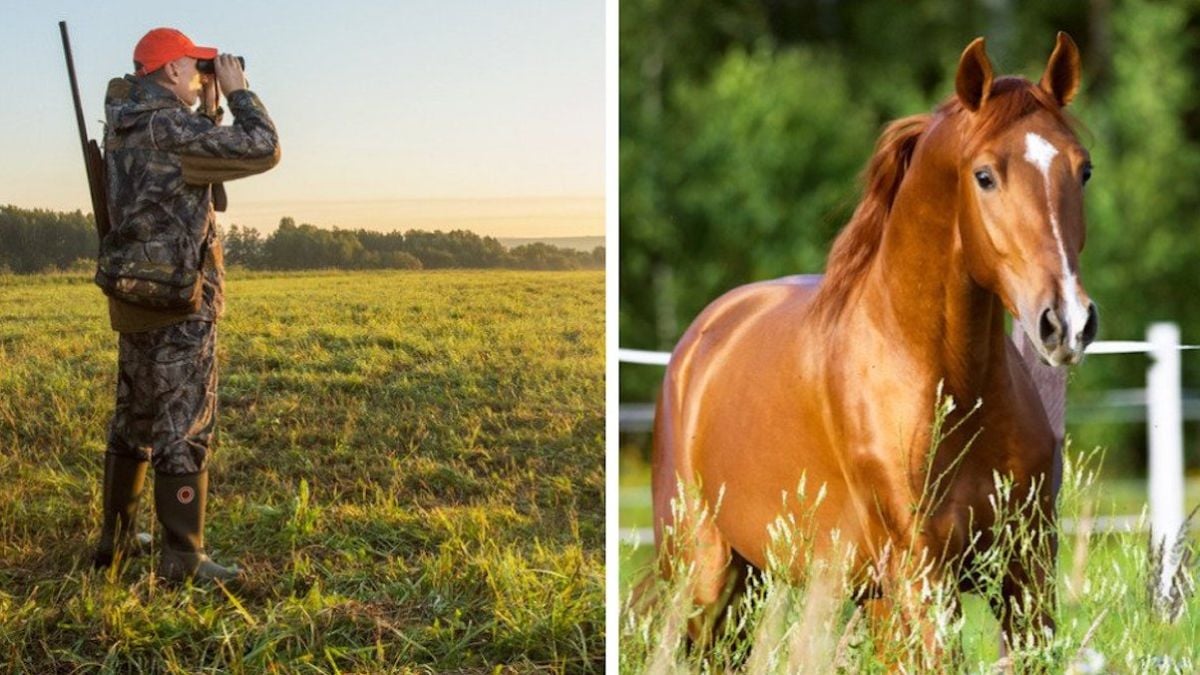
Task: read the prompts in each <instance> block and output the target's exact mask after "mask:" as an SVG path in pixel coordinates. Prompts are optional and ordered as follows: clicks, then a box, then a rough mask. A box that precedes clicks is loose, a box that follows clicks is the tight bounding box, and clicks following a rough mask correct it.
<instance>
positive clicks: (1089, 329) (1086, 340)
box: [1082, 302, 1100, 345]
mask: <svg viewBox="0 0 1200 675" xmlns="http://www.w3.org/2000/svg"><path fill="white" fill-rule="evenodd" d="M1099 330H1100V315H1099V313H1098V312H1097V311H1096V303H1094V302H1093V303H1092V304H1090V305H1088V318H1087V323H1085V324H1083V336H1082V337H1083V344H1084V345H1090V344H1091V343H1092V341H1093V340H1095V339H1096V333H1097V332H1099Z"/></svg>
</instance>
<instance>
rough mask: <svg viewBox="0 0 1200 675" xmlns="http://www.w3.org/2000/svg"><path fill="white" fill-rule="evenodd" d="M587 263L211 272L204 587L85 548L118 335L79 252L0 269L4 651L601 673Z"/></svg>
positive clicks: (597, 348)
mask: <svg viewBox="0 0 1200 675" xmlns="http://www.w3.org/2000/svg"><path fill="white" fill-rule="evenodd" d="M603 285H604V284H603V276H602V275H601V274H599V273H594V272H586V273H523V272H500V271H497V272H484V273H479V272H374V273H330V274H270V275H257V274H256V275H248V276H246V277H241V276H236V277H235V278H233V279H231V280H230V282H229V308H228V313H227V318H226V320H224V321H222V323H221V324H220V327H219V333H220V338H219V339H220V346H219V353H218V357H219V362H220V377H221V385H220V412H219V423H218V429H219V431H218V439H217V444H216V451H215V453H214V460H213V463H212V465H211V469H210V472H211V485H212V495H211V498H210V503H209V526H208V528H207V539H208V545H209V548H210V552H211V553H213V555H214V557H215V558H216V559H217V560H219V561H223V562H224V561H237V562H239V563H241V564H242V565H243V566H244V567H246V568H247V569H248V577H247V578H246V580H245V581H244V582H243V583H241V584H239V585H238V586H236V587H229V588H221V587H218V586H207V585H203V586H202V585H196V586H192V585H186V584H185V585H182V586H171V585H167V584H164V583H163V582H160V581H158V580H157V579H156V578H155V576H154V574H153V572H154V566H155V558H154V557H153V556H151V557H148V558H136V559H133V560H131V561H129V563H128V565H127V566H126V567H125V568H124V569H121V570H114V571H110V572H95V571H92V570H91V569H90V567H89V562H90V552H91V546H92V544H93V543H94V542H95V539H96V536H97V532H98V528H99V520H100V514H99V490H100V475H101V467H102V456H101V455H102V452H103V448H104V437H105V425H106V423H107V420H108V417H109V415H110V414H111V411H112V405H113V391H114V382H115V360H116V339H115V334H113V333H112V332H111V331H110V330H109V329H108V325H107V319H106V316H105V309H104V305H103V300H102V298H101V296H100V295H99V293H98V292H97V291H96V290H95V288H94V287H93V286H91V284H90V283H88V282H87V280H86V278H84V277H78V278H76V277H72V276H69V275H56V276H53V277H12V276H9V277H4V278H2V279H0V392H2V394H0V672H22V673H46V672H92V671H99V672H170V673H196V672H289V673H290V672H299V673H303V672H407V671H410V670H416V671H422V672H425V671H447V670H465V671H488V672H490V671H491V670H492V669H493V668H497V667H511V668H513V669H515V670H518V671H543V670H544V671H552V672H580V671H595V670H600V669H601V668H602V663H603V641H604V628H603V618H604V612H603V605H604V593H603V540H604V538H603V532H604V520H603V518H604V515H603V494H604V492H603V491H604V473H603V471H604V470H603V466H604V464H603V447H604V445H603V416H604V407H603V386H604V384H603V373H604V363H603V337H604V327H603V306H604V304H603V303H604V301H603ZM151 514H152V509H150V508H144V509H143V516H142V522H143V525H144V526H151V527H152V526H153V519H152V517H151Z"/></svg>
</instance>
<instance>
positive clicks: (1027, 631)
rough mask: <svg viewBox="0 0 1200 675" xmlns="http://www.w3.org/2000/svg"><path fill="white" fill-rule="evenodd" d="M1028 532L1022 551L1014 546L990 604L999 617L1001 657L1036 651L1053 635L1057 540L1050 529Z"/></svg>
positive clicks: (1047, 643) (1051, 638)
mask: <svg viewBox="0 0 1200 675" xmlns="http://www.w3.org/2000/svg"><path fill="white" fill-rule="evenodd" d="M1032 536H1033V537H1034V541H1033V542H1031V543H1032V545H1031V546H1029V547H1028V548H1027V549H1025V551H1026V552H1025V553H1024V554H1023V555H1022V554H1021V553H1020V552H1019V551H1020V549H1021V547H1018V552H1016V553H1015V555H1014V559H1013V560H1012V561H1011V562H1010V563H1009V567H1008V571H1007V572H1006V574H1005V576H1004V581H1003V583H1002V585H1001V591H1000V592H1001V598H1000V603H998V604H996V605H993V610H994V611H995V612H996V618H997V619H999V621H1000V655H1001V657H1005V656H1009V655H1011V656H1014V657H1015V656H1018V655H1019V653H1020V652H1028V651H1037V650H1039V649H1041V648H1044V647H1046V646H1048V645H1049V644H1050V642H1051V641H1052V640H1053V639H1054V631H1055V621H1054V614H1055V610H1056V607H1057V604H1056V599H1057V596H1056V591H1055V567H1056V561H1057V556H1058V542H1057V538H1056V537H1055V536H1054V534H1053V530H1042V529H1041V528H1038V530H1037V531H1035V533H1034V534H1033V535H1032ZM1013 652H1016V654H1014V653H1013Z"/></svg>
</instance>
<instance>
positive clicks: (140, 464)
mask: <svg viewBox="0 0 1200 675" xmlns="http://www.w3.org/2000/svg"><path fill="white" fill-rule="evenodd" d="M149 465H150V462H146V461H142V460H139V459H135V458H133V457H126V456H124V455H114V454H112V453H105V454H104V487H103V489H102V490H103V492H102V494H101V496H100V508H101V510H102V511H103V512H104V520H103V521H102V524H101V526H100V542H99V543H98V544H97V545H96V552H95V553H94V554H93V555H92V566H93V567H95V568H97V569H100V568H103V567H108V566H110V565H112V564H113V560H115V559H123V558H125V557H127V556H129V555H140V554H144V553H146V552H147V551H148V550H150V535H149V534H147V533H145V532H140V533H138V534H137V535H134V533H133V532H134V529H135V528H136V526H137V512H138V504H139V502H140V501H141V496H142V489H143V488H144V487H145V486H146V467H148V466H149Z"/></svg>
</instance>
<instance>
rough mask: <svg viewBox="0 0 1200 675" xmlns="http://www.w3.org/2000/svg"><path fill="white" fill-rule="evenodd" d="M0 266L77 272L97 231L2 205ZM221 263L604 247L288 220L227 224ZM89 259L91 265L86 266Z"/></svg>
mask: <svg viewBox="0 0 1200 675" xmlns="http://www.w3.org/2000/svg"><path fill="white" fill-rule="evenodd" d="M0 241H4V242H5V243H6V245H5V246H4V247H2V248H0V270H8V271H10V272H16V273H30V272H45V271H50V270H59V271H68V270H78V269H81V268H80V267H79V264H80V263H79V261H80V260H85V261H86V260H88V259H92V258H94V257H95V252H96V235H95V231H94V228H93V226H92V225H91V219H90V217H88V218H85V217H84V216H83V214H81V213H79V212H76V213H74V214H68V213H58V212H54V211H42V210H36V209H35V210H32V211H30V210H25V209H19V208H17V207H14V206H6V207H0ZM222 242H223V245H224V247H225V262H226V263H227V264H228V265H230V266H238V267H243V268H246V269H268V270H312V269H346V270H349V269H404V270H416V269H422V268H427V269H439V268H457V269H490V268H505V269H524V270H574V269H600V268H602V267H603V266H604V252H603V248H600V249H598V250H594V251H591V252H586V251H576V250H573V249H569V248H563V247H559V246H552V245H550V244H545V243H537V244H527V245H524V246H518V247H515V248H513V249H512V250H509V249H506V248H505V247H504V245H503V244H501V243H500V242H499V241H498V240H497V239H495V238H493V237H481V236H479V235H477V234H475V233H474V232H470V231H467V230H452V231H450V232H442V231H441V230H438V231H435V232H425V231H422V230H409V231H408V232H405V233H403V234H401V233H400V232H398V231H393V232H372V231H369V230H341V229H338V228H336V227H335V228H333V229H331V230H326V229H323V228H320V227H316V226H315V225H309V224H307V223H304V224H301V225H296V221H295V219H293V218H288V217H285V218H283V219H281V220H280V221H279V228H278V229H277V230H275V231H274V232H272V233H271V234H270V235H269V236H267V237H265V238H264V237H263V236H262V233H261V232H259V231H258V230H256V229H254V228H252V227H241V226H238V225H232V226H231V227H230V228H229V232H228V233H226V234H224V235H223V236H222ZM92 265H94V263H92V264H89V265H88V266H89V267H90V266H92Z"/></svg>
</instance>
